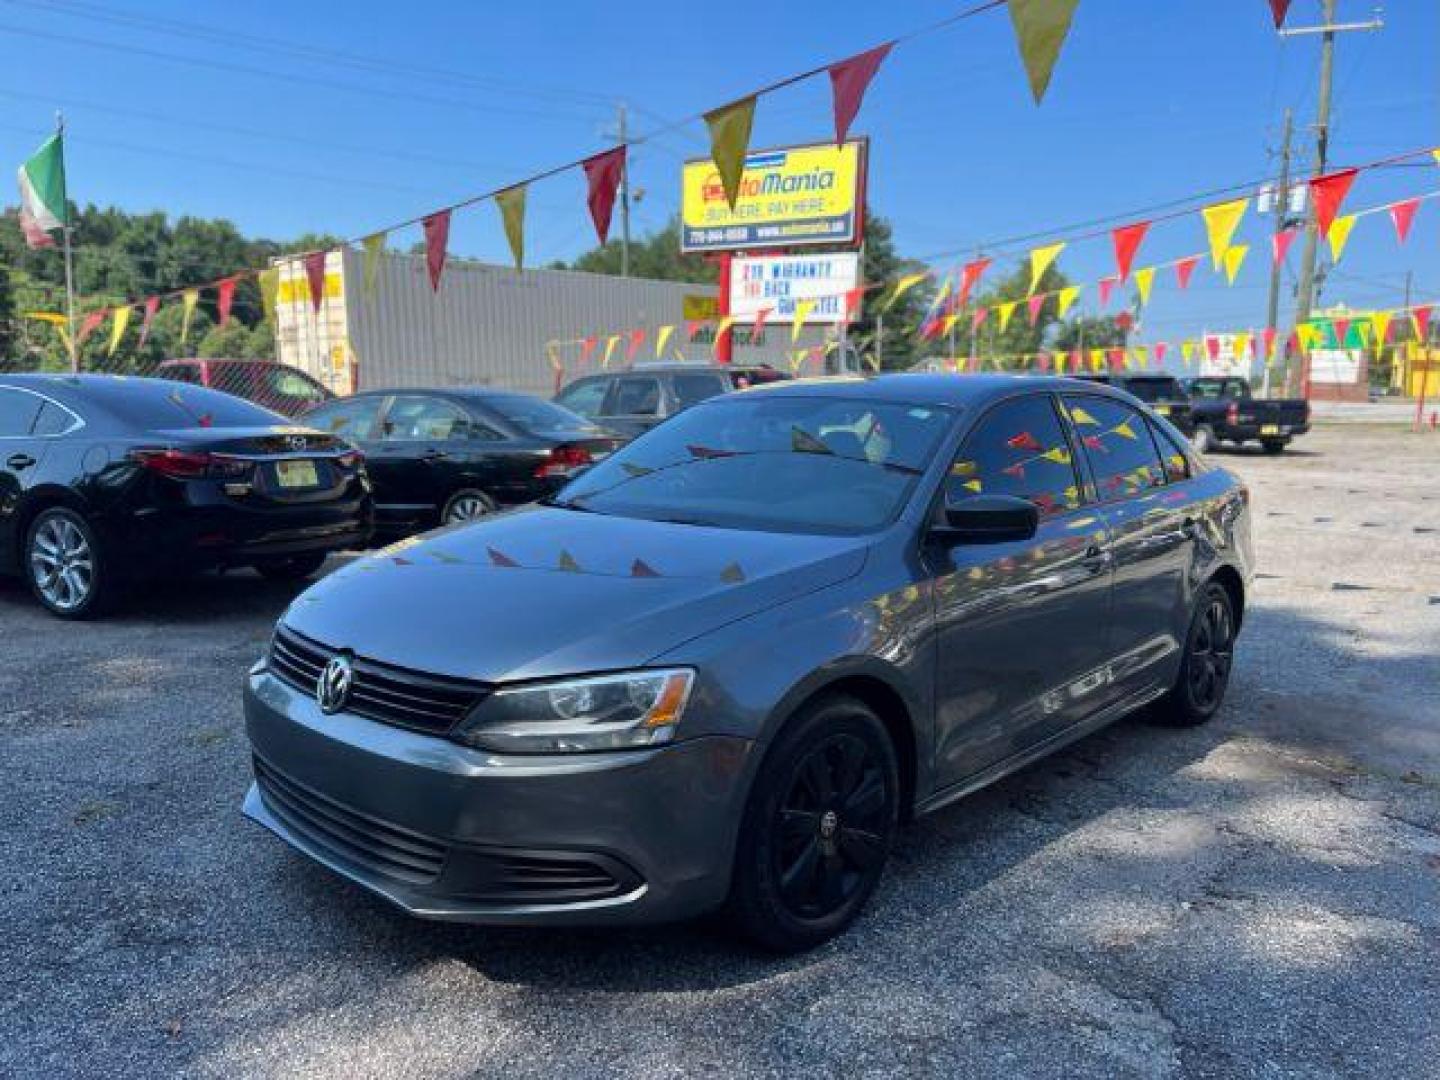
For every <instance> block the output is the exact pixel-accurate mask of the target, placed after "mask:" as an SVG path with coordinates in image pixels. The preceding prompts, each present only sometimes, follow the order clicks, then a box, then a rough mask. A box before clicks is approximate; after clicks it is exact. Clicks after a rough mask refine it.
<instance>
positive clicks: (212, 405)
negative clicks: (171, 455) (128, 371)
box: [84, 378, 289, 431]
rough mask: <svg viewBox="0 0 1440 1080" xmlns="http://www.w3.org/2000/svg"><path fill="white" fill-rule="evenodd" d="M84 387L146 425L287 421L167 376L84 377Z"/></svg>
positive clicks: (125, 417) (125, 418)
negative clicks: (144, 377) (133, 377)
mask: <svg viewBox="0 0 1440 1080" xmlns="http://www.w3.org/2000/svg"><path fill="white" fill-rule="evenodd" d="M84 393H85V396H86V397H87V398H89V399H90V400H91V401H93V402H94V403H95V404H96V405H97V406H99V407H100V408H101V409H103V410H105V412H107V413H109V414H110V415H111V416H113V417H115V418H116V419H117V420H120V421H122V422H123V423H125V424H128V425H130V426H132V427H137V428H143V429H146V430H151V431H165V430H170V429H174V428H204V427H272V426H274V425H275V424H286V423H289V421H288V420H286V419H285V418H284V417H283V416H281V415H280V414H279V413H273V412H271V411H270V410H269V409H262V408H261V407H260V406H259V405H252V404H251V403H250V402H248V401H242V400H241V399H240V398H237V397H232V396H231V395H229V394H222V393H220V392H219V391H218V390H206V389H204V388H203V387H199V386H186V385H185V384H183V383H177V382H172V381H171V380H169V379H125V378H117V379H113V380H111V379H103V380H101V379H97V380H93V381H91V380H87V381H86V382H85V385H84Z"/></svg>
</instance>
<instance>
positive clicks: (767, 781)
mask: <svg viewBox="0 0 1440 1080" xmlns="http://www.w3.org/2000/svg"><path fill="white" fill-rule="evenodd" d="M898 777H899V774H898V768H897V763H896V757H895V749H894V747H893V745H892V744H891V741H890V736H889V734H888V732H887V731H886V730H885V726H884V724H882V723H881V721H880V720H879V718H878V717H877V716H876V715H875V713H874V712H873V711H872V710H871V709H870V708H869V707H868V706H866V705H865V704H864V703H863V702H860V701H857V700H855V699H853V698H848V697H832V698H827V699H824V700H822V701H820V702H818V703H816V704H814V705H812V706H810V707H808V708H807V709H806V710H804V711H803V712H802V713H801V714H800V715H798V716H797V717H796V718H795V719H794V720H792V721H791V723H790V724H789V725H787V727H786V729H785V730H784V731H782V733H781V735H780V737H779V738H778V739H777V740H776V742H775V744H774V746H773V747H772V748H771V750H770V753H769V754H767V756H766V759H765V761H764V762H763V763H762V765H761V769H760V774H759V775H758V776H757V778H756V781H755V788H754V790H753V791H752V793H751V797H750V802H749V804H748V806H747V808H746V813H745V821H744V823H743V824H742V827H741V836H740V842H739V846H738V849H737V852H736V866H735V876H734V879H733V881H732V883H731V897H730V903H729V914H730V916H731V921H732V923H734V924H735V925H736V926H737V928H738V929H739V930H740V931H741V932H742V933H743V934H744V935H745V936H746V937H748V938H750V939H751V940H752V941H754V942H756V943H757V944H760V945H762V946H764V947H766V948H768V949H772V950H775V951H778V952H795V951H799V950H803V949H808V948H812V947H813V946H815V945H818V944H820V943H821V942H823V941H825V940H826V939H828V938H830V937H832V936H834V935H835V934H837V933H839V932H840V931H841V930H843V929H844V928H845V927H846V926H848V925H849V924H850V922H851V921H853V920H854V918H855V917H856V916H857V915H858V914H859V912H860V910H861V908H862V907H863V906H864V904H865V901H866V900H867V899H869V896H870V894H871V892H873V891H874V889H875V886H876V884H877V883H878V882H879V880H880V875H881V872H882V871H883V869H884V866H885V861H886V859H887V858H888V856H889V853H890V847H891V844H892V843H893V841H894V835H895V829H896V825H897V821H898V816H899V815H898V805H899V779H898Z"/></svg>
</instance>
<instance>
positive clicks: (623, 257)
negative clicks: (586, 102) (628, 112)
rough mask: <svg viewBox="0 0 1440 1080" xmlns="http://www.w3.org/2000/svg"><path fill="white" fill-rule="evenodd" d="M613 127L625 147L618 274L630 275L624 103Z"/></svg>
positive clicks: (621, 181) (628, 170) (626, 137)
mask: <svg viewBox="0 0 1440 1080" xmlns="http://www.w3.org/2000/svg"><path fill="white" fill-rule="evenodd" d="M617 109H618V112H617V115H616V119H615V127H616V130H617V131H618V132H619V135H620V145H621V146H624V147H626V148H627V149H626V153H625V161H624V163H623V164H622V165H621V166H620V276H621V277H629V276H630V153H629V149H628V148H629V146H630V139H629V136H628V134H627V132H626V130H625V103H624V102H623V101H622V102H621V103H620V105H619V106H618V107H617Z"/></svg>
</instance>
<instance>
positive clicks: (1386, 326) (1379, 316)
mask: <svg viewBox="0 0 1440 1080" xmlns="http://www.w3.org/2000/svg"><path fill="white" fill-rule="evenodd" d="M1370 329H1371V330H1373V331H1374V332H1375V351H1376V352H1379V351H1380V350H1381V349H1383V348H1384V347H1385V339H1386V338H1387V337H1389V336H1390V312H1388V311H1377V312H1375V313H1374V314H1373V315H1371V316H1370Z"/></svg>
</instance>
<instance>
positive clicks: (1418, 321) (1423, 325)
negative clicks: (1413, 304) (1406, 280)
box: [1410, 304, 1430, 344]
mask: <svg viewBox="0 0 1440 1080" xmlns="http://www.w3.org/2000/svg"><path fill="white" fill-rule="evenodd" d="M1410 317H1411V318H1412V319H1414V320H1415V336H1416V337H1417V338H1419V340H1420V343H1421V344H1424V343H1425V342H1428V341H1429V340H1430V305H1429V304H1425V305H1424V306H1422V307H1417V308H1415V309H1413V310H1412V311H1411V312H1410Z"/></svg>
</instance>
